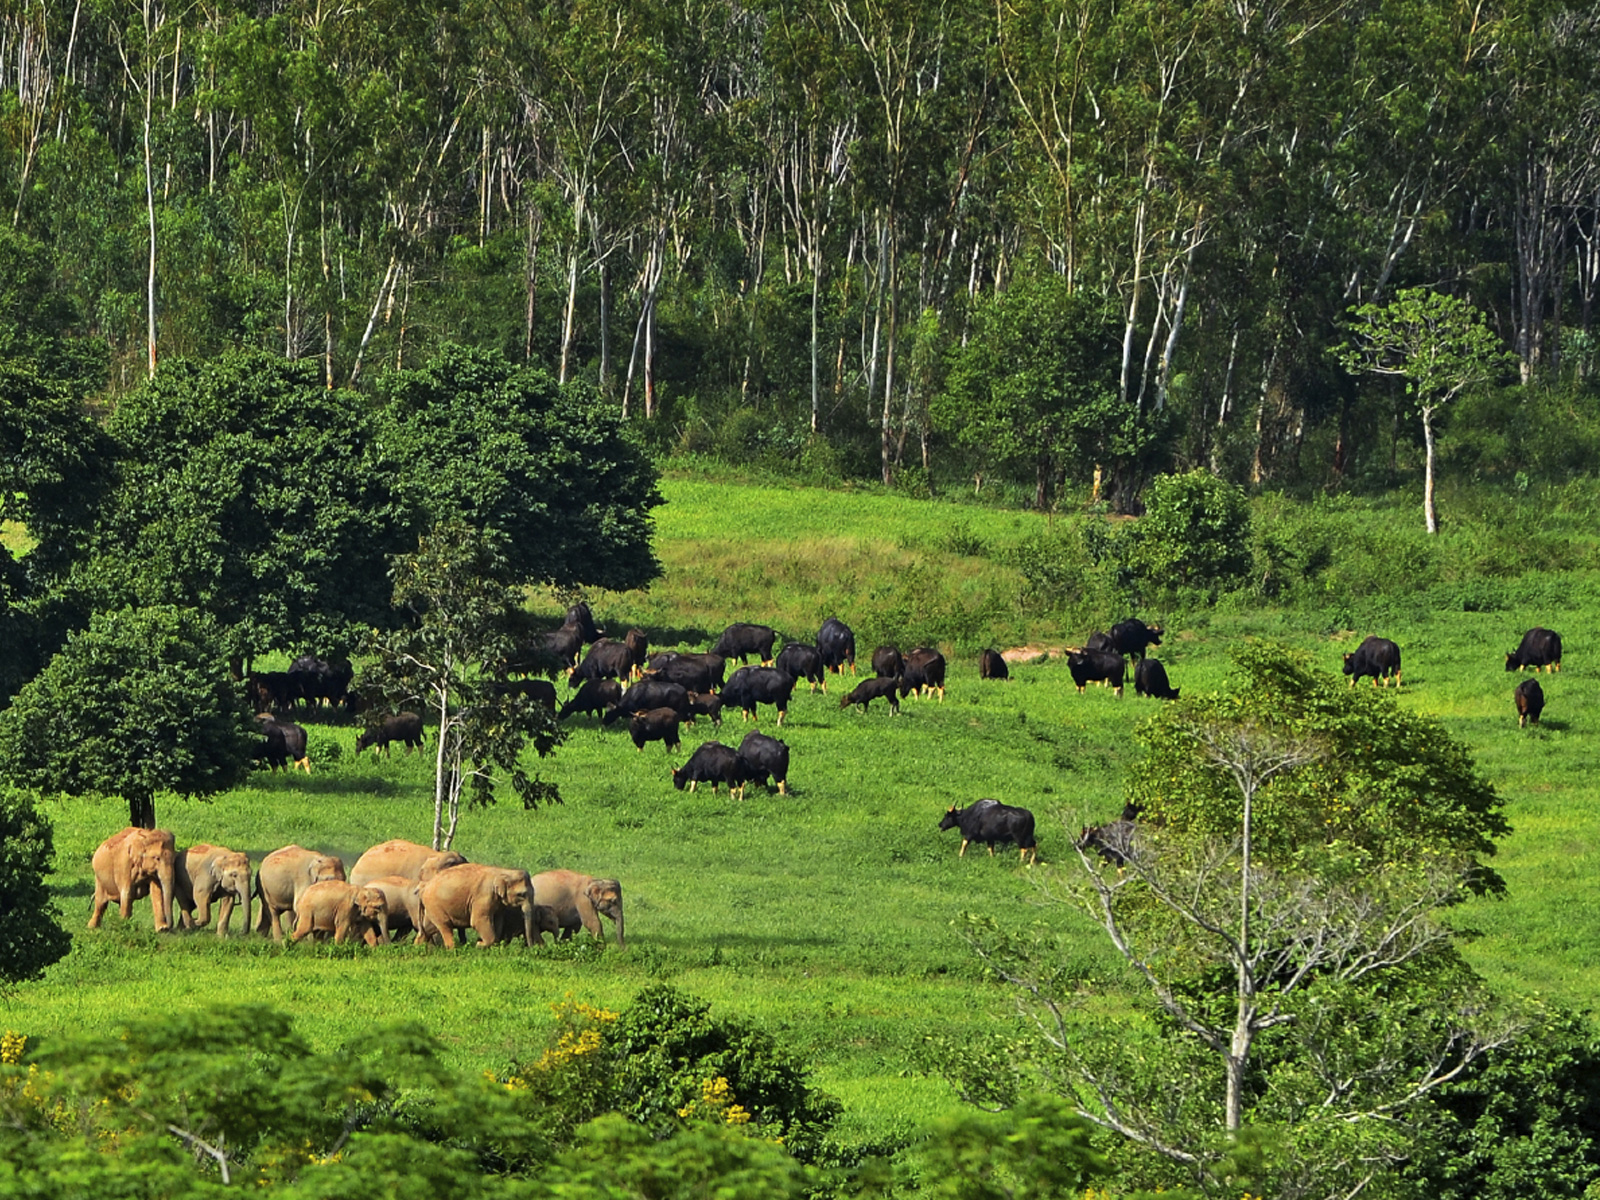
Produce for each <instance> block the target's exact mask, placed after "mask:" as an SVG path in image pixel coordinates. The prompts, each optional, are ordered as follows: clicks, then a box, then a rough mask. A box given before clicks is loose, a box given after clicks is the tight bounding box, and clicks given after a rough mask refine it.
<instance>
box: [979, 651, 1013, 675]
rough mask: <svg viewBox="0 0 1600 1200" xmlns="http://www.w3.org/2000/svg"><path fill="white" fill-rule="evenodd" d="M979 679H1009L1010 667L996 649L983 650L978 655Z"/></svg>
mask: <svg viewBox="0 0 1600 1200" xmlns="http://www.w3.org/2000/svg"><path fill="white" fill-rule="evenodd" d="M978 678H979V679H1010V678H1011V668H1010V667H1008V666H1006V660H1005V658H1004V657H1003V656H1002V655H1001V653H1000V651H998V650H985V651H983V652H982V653H981V654H979V655H978Z"/></svg>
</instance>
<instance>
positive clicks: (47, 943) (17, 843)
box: [0, 788, 72, 987]
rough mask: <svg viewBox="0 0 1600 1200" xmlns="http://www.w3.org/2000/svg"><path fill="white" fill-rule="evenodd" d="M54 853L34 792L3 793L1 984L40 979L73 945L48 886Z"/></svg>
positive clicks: (0, 800)
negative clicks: (46, 877)
mask: <svg viewBox="0 0 1600 1200" xmlns="http://www.w3.org/2000/svg"><path fill="white" fill-rule="evenodd" d="M53 854H54V844H53V836H52V830H51V828H50V822H49V821H48V820H46V819H45V818H44V817H43V816H41V815H40V813H39V811H38V808H37V807H36V806H35V804H34V800H33V797H32V796H30V795H28V794H27V793H26V792H21V791H17V790H16V789H13V788H7V789H6V790H5V791H4V792H3V793H0V911H4V912H5V914H6V919H5V921H4V922H0V987H4V986H5V985H6V984H14V983H26V982H27V981H28V980H30V979H38V978H39V977H40V976H41V975H43V974H44V969H45V968H46V967H48V966H49V965H50V964H51V963H53V962H56V961H58V960H59V959H62V958H65V957H66V956H67V951H69V950H71V949H72V938H71V936H70V935H69V934H68V933H67V931H66V930H65V929H63V928H62V927H61V923H60V917H61V914H60V913H59V912H58V911H57V909H56V906H55V902H54V901H53V900H52V899H51V898H50V889H49V888H48V887H46V886H45V876H46V875H48V874H49V873H50V870H51V865H52V864H51V858H52V857H53Z"/></svg>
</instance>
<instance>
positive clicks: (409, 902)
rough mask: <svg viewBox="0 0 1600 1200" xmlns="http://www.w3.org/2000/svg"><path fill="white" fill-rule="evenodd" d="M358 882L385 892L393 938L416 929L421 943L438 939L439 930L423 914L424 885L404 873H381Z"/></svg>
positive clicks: (362, 885) (392, 939)
mask: <svg viewBox="0 0 1600 1200" xmlns="http://www.w3.org/2000/svg"><path fill="white" fill-rule="evenodd" d="M359 886H361V887H369V888H373V889H375V890H377V891H380V892H382V893H383V902H384V907H386V908H387V909H388V910H389V940H390V941H394V940H395V939H397V938H400V937H402V936H404V935H405V934H407V933H412V932H415V933H416V935H417V937H416V940H417V941H418V942H419V943H420V942H437V941H439V931H438V930H437V929H435V928H434V927H433V926H432V925H430V924H429V923H428V921H427V919H426V918H425V917H424V916H423V914H422V885H421V884H420V883H418V882H417V881H416V880H415V879H407V878H406V877H405V876H404V875H380V876H378V877H377V878H376V879H368V880H366V881H365V882H363V883H362V884H360V885H359Z"/></svg>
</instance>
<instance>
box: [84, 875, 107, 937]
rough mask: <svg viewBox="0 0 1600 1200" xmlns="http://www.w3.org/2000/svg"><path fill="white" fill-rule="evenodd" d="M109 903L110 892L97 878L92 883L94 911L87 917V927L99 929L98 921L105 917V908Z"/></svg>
mask: <svg viewBox="0 0 1600 1200" xmlns="http://www.w3.org/2000/svg"><path fill="white" fill-rule="evenodd" d="M110 903H111V893H110V892H108V891H106V889H105V886H104V885H103V884H102V883H100V882H99V881H98V880H96V881H95V885H94V912H93V913H92V914H91V915H90V917H89V928H90V929H99V928H100V922H101V921H102V920H104V919H105V915H106V908H107V906H108V905H109V904H110Z"/></svg>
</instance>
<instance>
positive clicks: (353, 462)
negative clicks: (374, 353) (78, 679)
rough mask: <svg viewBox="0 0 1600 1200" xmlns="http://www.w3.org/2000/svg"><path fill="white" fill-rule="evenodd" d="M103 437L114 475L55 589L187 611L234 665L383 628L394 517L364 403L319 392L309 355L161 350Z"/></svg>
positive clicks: (341, 643) (349, 640) (90, 601)
mask: <svg viewBox="0 0 1600 1200" xmlns="http://www.w3.org/2000/svg"><path fill="white" fill-rule="evenodd" d="M107 433H108V434H109V435H110V437H111V438H112V439H113V442H114V444H115V451H114V452H115V454H116V457H117V464H116V469H115V480H114V483H113V484H112V486H111V488H110V491H109V494H108V495H107V497H106V500H105V503H104V504H103V505H102V506H101V507H100V509H99V510H98V512H96V513H94V515H93V517H92V521H93V524H92V526H91V528H90V529H89V530H88V532H87V534H85V535H83V536H84V537H85V540H86V541H87V543H88V545H87V548H86V551H85V552H84V553H83V554H82V555H81V557H80V559H79V561H77V562H76V563H75V564H73V566H72V568H71V571H70V578H69V579H68V580H67V582H66V584H65V590H66V592H67V593H68V595H69V596H70V597H71V598H72V600H73V602H74V603H76V604H77V605H78V606H79V608H80V609H81V610H84V611H89V612H92V611H98V610H103V609H111V608H117V607H121V606H122V605H125V604H150V603H155V604H174V605H180V606H184V607H189V608H195V609H199V610H201V611H203V612H205V613H207V614H209V615H210V617H211V618H212V619H213V620H214V621H215V622H216V624H217V626H218V628H219V631H220V632H221V634H222V636H223V638H224V642H225V646H226V652H227V653H226V658H227V659H229V660H232V661H233V662H234V663H235V665H237V664H238V663H240V662H241V661H245V660H248V659H249V658H251V657H252V656H254V655H256V654H260V653H263V652H265V651H267V650H272V649H285V650H291V651H299V650H302V649H306V648H308V647H310V648H314V649H315V650H316V651H317V652H318V653H321V654H329V653H339V652H347V651H348V650H349V649H350V648H351V647H352V646H353V644H354V642H355V640H356V637H357V633H356V631H357V630H361V629H370V628H371V627H373V626H374V625H383V624H387V623H388V620H389V611H388V581H387V578H386V567H387V563H386V555H388V554H390V553H394V552H398V551H399V550H401V549H402V548H403V546H404V541H403V540H402V538H403V534H404V524H403V522H402V520H401V514H400V511H399V508H398V506H397V504H396V502H395V501H394V499H393V496H392V495H391V491H390V486H389V483H388V479H387V476H386V475H385V474H384V473H383V472H382V471H380V470H379V469H378V462H377V455H376V446H375V439H374V436H373V435H374V431H373V428H372V421H371V418H370V416H369V410H368V405H367V403H366V401H364V400H363V399H362V398H361V397H359V396H357V395H355V394H354V393H352V392H344V391H330V390H328V389H327V388H325V387H324V386H323V382H322V381H321V380H320V379H319V378H318V377H317V369H316V364H315V363H314V362H309V361H307V362H298V363H291V362H285V361H284V360H283V359H282V358H279V357H277V356H276V355H272V354H268V353H265V352H235V353H230V354H227V355H224V356H222V357H221V358H219V359H216V360H213V361H211V362H208V363H204V364H202V363H197V362H192V361H185V360H176V359H172V360H167V361H166V362H164V363H163V364H162V365H161V367H160V368H159V369H158V371H157V373H156V376H155V378H154V379H152V380H151V381H150V382H149V383H148V384H147V385H145V386H143V387H141V388H139V389H138V390H136V391H135V392H133V393H132V394H131V395H129V396H126V397H124V398H123V400H122V402H121V403H120V404H119V405H118V406H117V410H116V412H115V413H114V414H113V416H112V418H111V419H110V421H109V422H108V423H107Z"/></svg>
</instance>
